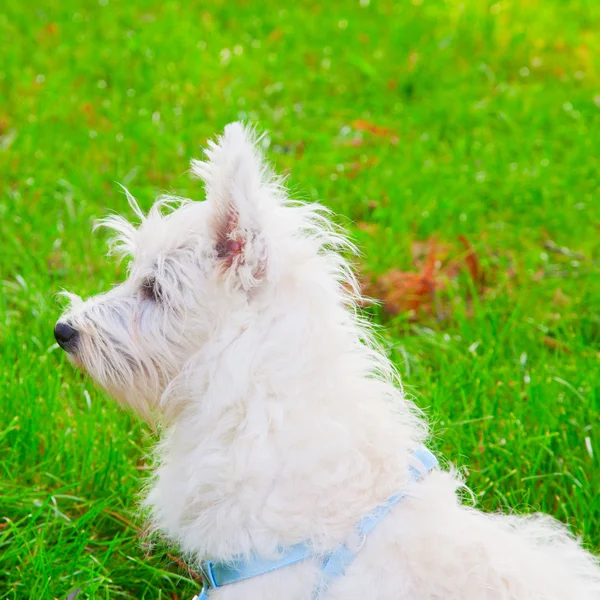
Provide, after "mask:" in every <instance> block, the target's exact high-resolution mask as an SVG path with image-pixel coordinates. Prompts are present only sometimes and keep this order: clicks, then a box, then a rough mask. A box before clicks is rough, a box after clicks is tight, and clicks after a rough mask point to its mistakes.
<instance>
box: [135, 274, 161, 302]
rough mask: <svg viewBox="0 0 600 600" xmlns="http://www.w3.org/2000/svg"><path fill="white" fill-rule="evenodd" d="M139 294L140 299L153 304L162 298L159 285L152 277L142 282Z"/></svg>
mask: <svg viewBox="0 0 600 600" xmlns="http://www.w3.org/2000/svg"><path fill="white" fill-rule="evenodd" d="M140 293H141V295H142V298H145V299H146V300H152V301H153V302H159V301H160V299H161V296H162V290H161V288H160V284H159V283H158V282H157V281H156V279H155V278H154V277H146V279H144V281H142V285H141V286H140Z"/></svg>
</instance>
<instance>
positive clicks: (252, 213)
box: [192, 123, 271, 290]
mask: <svg viewBox="0 0 600 600" xmlns="http://www.w3.org/2000/svg"><path fill="white" fill-rule="evenodd" d="M205 154H206V157H207V160H206V161H198V160H193V161H192V172H193V173H194V174H195V175H196V176H198V177H200V178H201V179H203V180H204V182H205V184H206V199H207V201H208V202H209V203H210V204H211V206H212V224H211V230H212V232H213V243H214V249H215V254H216V256H217V260H218V261H219V264H220V267H221V268H222V270H223V272H224V273H225V274H226V276H227V277H228V278H231V279H232V280H233V283H234V284H235V285H236V286H238V287H241V288H242V289H244V290H250V289H252V288H254V287H256V286H257V285H259V284H260V282H261V281H262V279H264V277H265V275H266V267H267V244H266V240H265V235H264V228H263V226H262V219H261V214H262V213H264V210H265V206H264V204H265V202H268V201H269V200H270V199H271V198H270V197H269V196H270V194H269V190H268V188H269V180H270V177H269V175H268V173H267V169H266V167H265V165H264V163H263V160H262V156H261V153H260V151H259V150H258V148H257V147H256V139H255V137H254V135H253V132H252V131H251V130H250V129H248V128H247V127H245V126H244V125H242V124H241V123H231V124H229V125H227V126H226V127H225V131H224V133H223V135H222V136H221V137H220V138H218V139H217V141H216V142H212V141H211V142H209V146H208V148H207V149H206V150H205Z"/></svg>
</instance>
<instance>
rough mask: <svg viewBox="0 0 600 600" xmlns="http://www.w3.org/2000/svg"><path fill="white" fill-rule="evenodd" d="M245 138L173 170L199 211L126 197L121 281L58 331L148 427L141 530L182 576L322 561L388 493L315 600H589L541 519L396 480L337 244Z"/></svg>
mask: <svg viewBox="0 0 600 600" xmlns="http://www.w3.org/2000/svg"><path fill="white" fill-rule="evenodd" d="M253 137H254V136H253V134H252V132H251V131H249V130H248V129H246V128H244V127H243V126H242V125H240V124H232V125H229V126H228V127H227V128H226V129H225V133H224V135H223V136H222V137H221V138H220V139H219V140H218V141H217V142H215V143H212V144H211V145H210V148H209V150H208V151H207V161H206V162H197V161H194V162H193V163H192V170H193V172H194V173H195V174H197V175H198V176H200V177H202V178H203V179H204V181H205V183H206V201H205V202H192V201H188V200H179V199H172V198H165V199H162V200H160V201H159V202H158V203H157V204H156V205H155V206H154V207H153V208H152V210H151V211H150V213H149V214H148V215H147V216H144V215H143V214H142V213H141V211H140V210H139V208H138V207H137V205H136V204H135V201H134V200H133V198H131V197H130V196H128V197H129V200H130V202H131V204H132V206H133V207H134V209H135V211H136V213H137V214H138V217H139V218H140V220H141V224H140V225H139V227H137V228H135V227H133V226H132V225H130V224H129V223H128V222H127V221H125V220H123V219H121V218H119V217H116V216H113V217H109V218H108V219H106V220H105V221H104V225H106V226H109V227H111V228H112V229H113V230H115V232H116V243H115V245H114V246H113V248H114V250H115V251H117V252H119V253H123V254H128V255H130V256H131V257H132V260H131V262H130V264H129V276H128V278H127V280H126V281H125V282H124V283H122V284H121V285H119V286H117V287H115V288H114V289H112V290H110V291H109V292H107V293H106V294H103V295H100V296H97V297H94V298H91V299H89V300H87V301H85V302H82V301H81V300H79V299H78V298H77V297H76V296H72V300H73V302H72V306H71V308H70V310H69V311H68V312H67V314H66V315H65V316H63V317H62V320H63V321H67V322H69V323H70V324H71V325H72V326H74V327H75V328H76V329H77V330H78V331H79V335H80V340H79V345H78V346H77V349H76V350H73V351H72V352H71V356H72V359H73V361H74V362H76V363H77V364H79V365H80V366H82V367H83V368H85V369H86V370H87V371H88V372H89V373H90V375H91V376H92V377H93V378H94V379H95V380H97V381H98V382H99V383H100V384H101V385H103V386H104V387H105V388H106V389H108V390H109V392H110V393H111V394H113V395H114V396H115V397H116V398H118V399H119V400H121V401H122V402H124V403H125V404H127V405H130V406H131V407H133V408H134V409H135V410H137V411H138V412H139V413H141V414H142V415H143V416H145V417H146V418H148V419H151V420H153V421H158V422H159V423H160V427H161V430H162V433H163V435H162V441H161V442H160V443H159V444H158V447H157V451H156V456H157V463H158V464H157V468H156V472H155V477H154V478H153V480H152V483H151V485H150V487H149V491H148V493H147V497H146V500H145V502H144V505H145V506H146V507H148V509H149V512H150V514H151V520H152V523H153V525H154V527H155V528H156V529H157V530H159V531H160V532H161V533H162V534H163V535H164V536H166V537H167V538H168V539H170V540H173V541H175V542H176V543H177V544H178V545H179V546H180V548H181V549H182V550H183V551H184V552H185V553H186V554H187V555H188V556H189V557H190V560H191V561H192V562H197V561H199V560H201V559H206V558H212V559H216V560H223V559H227V558H229V557H232V556H234V555H238V554H243V553H249V552H256V553H258V554H261V555H264V556H269V555H272V554H273V553H274V552H275V551H276V549H277V548H278V547H280V546H288V545H291V544H294V543H297V542H301V541H310V542H312V543H314V544H315V546H316V548H318V549H331V548H334V547H335V546H336V545H338V544H339V543H340V542H342V541H345V540H347V539H348V535H349V534H350V532H351V530H352V527H353V525H354V523H356V521H357V520H358V519H359V518H360V517H361V516H362V515H364V514H365V513H367V512H368V511H370V510H371V509H372V508H373V507H374V506H375V505H377V504H378V503H381V502H384V501H385V500H386V499H387V498H388V497H389V496H390V495H392V494H393V493H396V492H398V491H400V490H407V491H408V494H409V497H408V498H407V499H406V500H404V501H402V502H401V503H400V504H399V505H398V506H397V507H396V508H395V509H394V510H393V512H392V513H391V514H390V515H388V516H387V517H386V518H385V520H384V521H383V522H382V523H381V524H380V525H379V526H378V527H377V528H376V529H375V530H374V531H373V532H372V533H371V534H370V535H369V536H368V539H367V540H366V543H365V544H364V547H363V548H362V549H361V551H360V552H359V553H358V556H357V558H356V561H355V562H354V563H353V564H352V566H351V567H350V568H349V570H348V571H347V573H346V575H345V576H343V577H341V578H340V579H338V580H336V581H335V582H334V584H333V585H332V586H331V587H330V589H329V590H328V593H327V596H326V598H327V600H354V599H356V600H359V599H360V600H363V599H366V598H368V599H370V600H485V599H489V600H492V599H493V600H505V599H506V600H508V599H518V600H541V599H545V600H570V599H578V600H588V599H589V600H591V599H600V569H599V568H598V565H597V562H596V560H595V559H594V558H593V557H592V555H590V554H589V553H587V552H586V551H584V550H583V549H582V548H581V546H580V545H579V544H578V543H577V541H575V540H574V539H573V538H572V537H571V536H570V535H569V533H568V532H567V531H566V529H565V528H564V527H563V526H562V525H560V524H559V523H558V522H556V521H554V520H552V519H551V518H549V517H541V516H535V517H514V516H510V517H509V516H501V515H486V514H483V513H481V512H479V511H476V510H474V509H472V508H469V507H466V506H464V505H462V504H461V501H460V499H459V494H457V492H459V491H460V488H461V487H462V482H461V480H460V478H459V477H458V476H457V474H456V473H455V472H443V471H437V472H434V473H433V474H431V475H430V476H428V477H426V478H425V479H424V480H423V481H422V482H420V483H417V484H414V483H409V478H408V476H407V461H408V455H409V453H410V451H411V449H413V448H415V447H416V446H418V445H419V444H420V443H422V441H423V440H424V439H425V438H426V426H425V422H424V420H423V418H422V416H421V415H419V413H418V412H417V410H416V409H415V407H414V406H413V405H412V404H411V403H410V402H409V401H408V400H407V399H406V398H405V397H404V396H403V393H402V390H401V387H400V385H399V382H398V381H397V378H396V373H395V371H394V369H393V368H392V366H391V365H390V363H389V362H388V360H387V359H386V358H385V357H384V354H383V353H382V352H381V351H380V349H379V348H378V347H377V345H376V344H375V343H374V341H373V338H372V336H371V332H370V330H369V327H368V325H367V324H366V323H365V322H364V321H363V320H361V318H360V317H359V316H358V315H357V312H356V304H357V300H358V293H357V288H356V282H355V280H354V278H353V276H352V274H351V271H350V268H349V265H348V263H347V262H346V261H345V260H344V259H343V258H342V256H341V254H340V252H339V251H340V250H342V249H349V248H350V245H349V244H348V242H347V241H346V239H345V238H344V236H343V235H341V234H340V233H339V232H337V231H336V229H335V228H334V227H333V226H332V225H331V224H330V222H329V220H328V218H327V213H326V211H325V210H324V209H323V208H322V207H320V206H318V205H303V204H298V203H292V202H290V201H289V200H288V199H287V197H286V194H285V191H284V189H283V187H282V185H281V183H280V182H279V181H278V180H277V179H276V178H274V177H273V175H272V174H271V173H270V172H269V170H268V168H267V167H266V166H265V164H264V162H263V160H262V158H261V155H260V152H259V151H258V149H257V147H256V144H255V141H254V139H253ZM169 206H170V208H169ZM152 278H154V279H155V280H156V282H157V285H158V286H159V287H156V288H155V289H154V292H155V295H156V296H158V300H155V299H153V298H152V297H150V296H151V295H152V292H150V293H148V286H149V282H150V283H151V282H152ZM144 287H145V288H146V289H145V290H144V289H142V288H144ZM159 288H160V289H159ZM317 577H318V569H317V567H316V564H315V563H314V561H307V562H305V563H300V564H298V565H296V566H292V567H287V568H285V569H281V570H278V571H276V572H273V573H271V574H268V575H264V576H261V577H257V578H255V579H251V580H248V581H246V582H242V583H238V584H234V585H232V586H227V587H225V588H222V589H219V590H216V591H214V592H213V593H212V594H211V598H214V599H215V600H258V599H260V600H283V599H285V600H310V599H311V594H312V590H313V586H314V584H315V582H316V580H317Z"/></svg>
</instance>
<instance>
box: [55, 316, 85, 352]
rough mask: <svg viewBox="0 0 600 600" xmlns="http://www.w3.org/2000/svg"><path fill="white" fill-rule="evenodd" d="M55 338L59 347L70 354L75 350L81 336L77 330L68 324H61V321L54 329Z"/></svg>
mask: <svg viewBox="0 0 600 600" xmlns="http://www.w3.org/2000/svg"><path fill="white" fill-rule="evenodd" d="M54 337H55V338H56V341H57V342H58V345H59V346H60V347H61V348H62V349H63V350H66V351H67V352H68V351H70V350H73V348H75V345H76V344H77V338H78V337H79V334H78V333H77V329H75V328H73V327H71V326H70V325H69V324H68V323H61V322H60V321H59V322H58V323H57V324H56V325H55V327H54Z"/></svg>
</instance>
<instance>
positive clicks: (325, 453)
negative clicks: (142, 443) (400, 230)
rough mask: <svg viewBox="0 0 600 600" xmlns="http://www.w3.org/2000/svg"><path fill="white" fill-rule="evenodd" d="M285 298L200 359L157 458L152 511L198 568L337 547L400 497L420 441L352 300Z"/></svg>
mask: <svg viewBox="0 0 600 600" xmlns="http://www.w3.org/2000/svg"><path fill="white" fill-rule="evenodd" d="M288 292H289V293H287V294H285V293H282V294H281V297H280V298H278V300H279V301H280V306H281V307H282V308H281V310H279V311H274V310H273V307H272V306H270V307H267V306H265V308H264V310H255V311H254V312H253V313H252V315H251V318H249V319H248V320H247V322H246V324H245V325H244V326H239V324H238V325H232V324H229V325H228V326H227V328H226V329H224V330H223V331H222V332H221V334H222V335H221V338H220V342H219V343H215V344H211V346H210V348H206V349H205V350H204V351H203V353H201V354H202V355H201V356H198V357H196V362H195V368H194V370H193V375H192V377H191V379H190V380H189V382H188V388H189V389H188V392H187V393H188V394H189V395H190V397H191V401H189V402H188V403H187V404H186V405H185V408H184V409H182V410H181V412H180V413H178V416H177V418H176V420H175V421H174V422H173V423H172V425H170V426H169V427H168V428H167V430H166V431H165V436H164V439H163V441H162V442H161V443H160V445H159V447H158V460H159V466H158V469H157V472H156V479H155V480H154V484H153V486H152V488H151V490H150V493H149V495H148V497H147V500H146V504H147V505H148V506H149V507H150V508H151V512H152V514H153V521H154V522H155V523H157V524H160V528H161V530H162V532H163V533H164V534H166V535H167V536H168V537H169V538H171V539H173V540H175V541H176V542H177V543H178V544H180V546H181V547H182V548H183V549H184V550H186V551H189V552H191V553H192V554H193V555H194V556H196V557H198V558H206V557H217V558H220V559H224V558H227V557H230V556H232V555H236V554H240V553H244V552H250V551H255V552H258V553H261V554H268V553H269V552H273V551H275V550H276V548H277V547H278V546H285V545H289V544H293V543H296V542H299V541H302V540H307V539H310V540H312V541H313V543H315V544H317V545H321V546H331V545H334V544H336V543H338V542H339V541H340V539H342V538H343V536H344V535H345V534H346V533H347V532H348V531H349V529H350V528H351V527H352V524H353V523H354V522H355V520H356V518H357V516H358V515H360V514H361V513H363V512H364V511H365V509H368V508H371V507H372V506H373V505H374V504H376V503H378V502H381V501H383V500H384V499H385V498H387V497H388V496H389V495H390V494H393V493H394V492H397V491H398V490H399V489H400V488H401V487H402V486H403V483H404V481H405V479H406V471H407V460H408V454H409V450H410V448H413V447H414V446H416V445H417V444H418V442H419V441H420V438H421V437H422V435H423V430H422V427H421V426H420V423H419V421H418V419H416V417H414V416H413V415H412V413H411V408H410V406H409V405H408V404H407V403H406V402H405V401H404V400H403V399H402V398H401V396H400V392H399V391H398V390H397V389H396V388H395V387H394V386H393V385H392V384H391V383H390V382H388V381H387V380H385V379H384V378H382V377H375V376H373V374H372V371H373V369H374V368H377V364H376V361H375V360H374V355H373V351H372V350H371V349H370V348H369V347H367V346H365V345H364V344H363V342H361V340H360V339H359V335H360V334H361V332H362V329H361V327H360V326H359V325H358V324H357V322H356V321H355V319H354V317H353V316H352V315H351V314H350V313H349V312H348V311H347V310H346V309H345V308H344V307H343V306H342V305H341V303H340V302H330V303H329V304H327V303H325V302H323V299H322V298H318V297H311V295H310V294H308V295H307V294H297V293H296V292H295V290H288ZM315 303H316V305H315ZM324 306H325V307H328V310H323V307H324ZM215 348H218V350H217V351H216V352H215ZM192 390H194V391H193V392H192ZM394 401H396V404H397V405H396V407H395V408H396V410H394V408H393V406H392V403H393V402H394ZM382 423H384V424H385V423H387V425H388V426H387V428H382ZM384 427H385V426H384Z"/></svg>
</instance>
